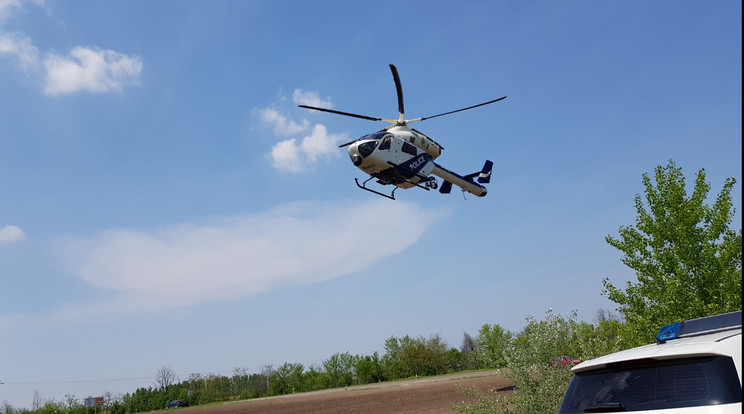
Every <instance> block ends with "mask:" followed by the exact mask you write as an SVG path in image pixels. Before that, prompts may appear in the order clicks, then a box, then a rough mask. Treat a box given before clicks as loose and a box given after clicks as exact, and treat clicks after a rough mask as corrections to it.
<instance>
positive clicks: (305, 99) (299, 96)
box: [292, 89, 333, 109]
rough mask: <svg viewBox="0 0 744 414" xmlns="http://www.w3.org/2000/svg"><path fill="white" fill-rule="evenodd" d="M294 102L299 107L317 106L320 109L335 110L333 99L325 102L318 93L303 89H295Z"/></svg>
mask: <svg viewBox="0 0 744 414" xmlns="http://www.w3.org/2000/svg"><path fill="white" fill-rule="evenodd" d="M292 101H294V103H295V104H297V105H309V106H317V107H320V108H328V109H330V108H333V104H332V103H331V99H330V98H328V99H327V100H323V99H321V98H320V96H319V95H318V92H314V91H303V90H302V89H295V90H294V92H293V93H292Z"/></svg>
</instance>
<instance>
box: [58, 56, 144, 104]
mask: <svg viewBox="0 0 744 414" xmlns="http://www.w3.org/2000/svg"><path fill="white" fill-rule="evenodd" d="M44 67H45V68H46V70H47V74H46V88H45V90H44V92H45V93H47V94H49V95H61V94H66V93H75V92H79V91H87V92H92V93H101V92H109V91H117V92H118V91H121V88H122V87H123V86H124V85H125V84H136V83H138V82H139V78H140V74H141V72H142V60H141V59H140V58H139V57H137V56H128V55H125V54H122V53H118V52H115V51H113V50H102V49H90V48H86V47H81V46H77V47H75V48H73V49H72V50H71V51H70V53H69V54H68V55H67V56H58V55H55V54H49V55H48V56H47V57H46V59H45V60H44Z"/></svg>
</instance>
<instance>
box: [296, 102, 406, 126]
mask: <svg viewBox="0 0 744 414" xmlns="http://www.w3.org/2000/svg"><path fill="white" fill-rule="evenodd" d="M297 106H299V107H300V108H305V109H313V110H315V111H323V112H330V113H332V114H337V115H344V116H351V117H354V118H361V119H366V120H368V121H386V119H384V118H375V117H372V116H367V115H359V114H352V113H350V112H341V111H336V110H333V109H328V108H318V107H316V106H308V105H297ZM392 122H395V121H392Z"/></svg>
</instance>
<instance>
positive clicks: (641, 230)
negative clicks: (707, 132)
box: [603, 160, 742, 346]
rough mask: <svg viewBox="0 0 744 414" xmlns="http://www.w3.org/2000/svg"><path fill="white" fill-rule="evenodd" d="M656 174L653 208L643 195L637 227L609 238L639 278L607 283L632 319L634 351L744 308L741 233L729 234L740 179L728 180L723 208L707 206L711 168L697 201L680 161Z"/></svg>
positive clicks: (701, 175)
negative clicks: (672, 326) (686, 324)
mask: <svg viewBox="0 0 744 414" xmlns="http://www.w3.org/2000/svg"><path fill="white" fill-rule="evenodd" d="M655 172H656V174H655V179H654V180H652V179H651V177H650V176H649V175H648V174H647V173H644V174H643V184H644V187H645V195H646V197H645V198H646V203H645V204H644V202H643V199H642V197H641V195H640V194H637V195H636V197H635V207H636V210H637V212H638V216H637V218H636V224H635V226H621V227H620V230H619V233H620V234H619V237H617V238H616V237H613V236H607V237H606V241H607V243H609V244H610V245H611V246H613V247H615V248H617V249H618V250H620V251H621V252H623V254H624V256H623V259H622V261H623V263H624V264H625V265H627V266H628V267H630V268H631V269H633V270H635V272H636V277H637V278H638V283H631V282H627V285H626V286H625V289H621V288H618V287H616V286H615V285H613V284H612V283H610V281H609V279H607V278H605V279H604V281H603V284H604V290H603V294H604V295H606V296H607V297H608V298H609V299H610V300H612V301H613V302H615V303H617V304H618V305H619V308H618V310H619V311H620V312H622V314H623V315H624V316H625V319H626V321H627V324H626V328H627V331H628V332H626V333H625V334H624V336H626V337H627V338H628V340H629V343H628V344H626V345H627V346H632V345H637V344H641V343H648V342H651V341H652V340H653V337H654V334H655V333H656V330H657V329H658V328H659V326H661V325H664V324H668V323H671V322H676V321H680V320H685V319H690V318H697V317H702V316H708V315H714V314H718V313H724V312H730V311H735V310H740V309H741V288H742V286H741V264H742V240H741V228H740V229H739V230H738V232H737V231H735V230H733V229H731V228H729V226H730V225H731V222H732V219H733V216H734V208H733V205H732V201H731V190H732V189H733V187H734V185H735V183H736V179H735V178H734V177H731V178H728V179H726V181H725V182H724V184H723V189H722V190H721V193H720V194H719V195H718V197H717V198H716V201H715V203H714V204H713V205H707V204H705V202H706V198H707V195H708V192H709V191H710V185H709V184H708V183H707V182H706V181H705V170H704V169H701V170H700V171H699V172H698V173H697V177H696V180H695V187H694V189H693V192H692V195H691V196H689V197H688V195H687V191H686V188H685V177H684V176H683V175H682V169H681V168H678V167H677V166H676V165H675V164H674V162H673V161H671V160H670V161H669V163H668V164H667V166H666V167H662V166H658V167H656V171H655Z"/></svg>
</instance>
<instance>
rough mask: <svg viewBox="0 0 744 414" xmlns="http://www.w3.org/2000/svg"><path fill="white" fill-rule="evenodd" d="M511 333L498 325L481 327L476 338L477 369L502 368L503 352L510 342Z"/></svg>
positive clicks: (503, 362)
mask: <svg viewBox="0 0 744 414" xmlns="http://www.w3.org/2000/svg"><path fill="white" fill-rule="evenodd" d="M511 337H512V333H511V332H509V331H508V330H505V329H504V328H502V327H501V326H499V325H489V324H485V325H483V326H481V329H480V331H478V337H477V338H476V340H475V341H476V344H477V352H478V355H479V357H478V360H479V361H480V366H479V367H478V368H502V367H504V366H505V365H506V360H505V359H504V350H505V348H506V346H507V345H508V344H509V341H510V340H511Z"/></svg>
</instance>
